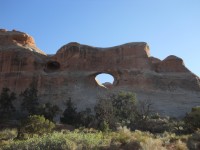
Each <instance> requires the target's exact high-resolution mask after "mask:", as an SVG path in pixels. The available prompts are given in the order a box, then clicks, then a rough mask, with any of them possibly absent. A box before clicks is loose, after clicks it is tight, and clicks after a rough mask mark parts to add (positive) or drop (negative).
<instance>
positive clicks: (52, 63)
mask: <svg viewBox="0 0 200 150" xmlns="http://www.w3.org/2000/svg"><path fill="white" fill-rule="evenodd" d="M47 69H48V70H58V69H60V63H59V62H57V61H50V62H48V63H47Z"/></svg>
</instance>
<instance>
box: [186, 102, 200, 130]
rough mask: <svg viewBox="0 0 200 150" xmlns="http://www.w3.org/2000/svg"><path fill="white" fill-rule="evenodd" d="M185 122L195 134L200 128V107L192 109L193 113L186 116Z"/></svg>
mask: <svg viewBox="0 0 200 150" xmlns="http://www.w3.org/2000/svg"><path fill="white" fill-rule="evenodd" d="M184 121H185V124H186V127H187V129H188V131H190V132H194V131H196V130H197V129H198V128H200V107H199V106H198V107H194V108H192V111H191V112H190V113H188V114H186V116H185V118H184Z"/></svg>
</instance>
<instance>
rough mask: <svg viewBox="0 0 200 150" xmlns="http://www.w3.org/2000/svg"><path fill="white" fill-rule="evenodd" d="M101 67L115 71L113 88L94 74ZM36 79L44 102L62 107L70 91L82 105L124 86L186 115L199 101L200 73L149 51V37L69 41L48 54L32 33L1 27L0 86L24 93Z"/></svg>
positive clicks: (161, 109)
mask: <svg viewBox="0 0 200 150" xmlns="http://www.w3.org/2000/svg"><path fill="white" fill-rule="evenodd" d="M100 73H108V74H111V75H113V77H114V79H115V80H114V83H113V85H112V86H111V85H109V87H111V88H104V87H103V86H99V85H98V83H97V82H96V80H95V77H96V76H97V75H98V74H100ZM33 80H34V81H36V82H37V88H38V91H39V96H40V99H41V103H45V102H49V101H50V102H51V103H53V104H57V105H58V106H59V107H60V108H61V109H64V105H63V103H64V101H65V100H67V99H68V98H69V97H71V98H72V100H73V101H74V103H76V105H77V106H78V109H79V110H81V109H84V108H86V107H91V108H92V107H93V106H94V105H95V104H96V102H97V100H98V99H97V97H99V96H100V95H103V94H106V93H107V92H117V91H120V90H125V91H132V92H135V93H136V95H137V99H138V100H149V101H151V102H152V103H153V106H154V109H155V111H158V112H160V113H161V114H163V115H170V116H174V117H181V116H184V115H185V113H186V112H187V111H190V109H191V107H193V106H196V105H200V79H199V77H198V76H196V75H195V74H193V73H191V72H190V71H189V70H188V69H187V68H186V67H185V65H184V63H183V60H182V59H181V58H178V57H176V56H169V57H167V58H166V59H164V60H163V61H161V60H159V59H157V58H154V57H150V51H149V46H148V45H147V43H145V42H133V43H127V44H123V45H120V46H115V47H110V48H98V47H92V46H88V45H82V44H79V43H69V44H66V45H64V46H62V47H61V48H60V49H59V50H58V51H57V53H56V54H55V55H52V56H49V55H46V54H45V53H44V52H42V51H41V50H40V49H38V48H37V47H36V45H35V43H34V40H33V38H32V37H31V36H29V35H27V34H25V33H23V32H19V31H6V30H0V89H2V88H3V87H8V88H10V89H11V90H12V91H14V92H16V93H18V94H19V93H21V92H22V91H23V90H25V89H26V88H27V87H28V86H29V84H30V83H31V82H32V81H33ZM19 101H20V100H19ZM16 105H17V104H16Z"/></svg>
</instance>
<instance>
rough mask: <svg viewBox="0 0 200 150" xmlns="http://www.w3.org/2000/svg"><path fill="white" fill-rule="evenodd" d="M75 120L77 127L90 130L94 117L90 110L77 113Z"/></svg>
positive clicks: (93, 123) (93, 124)
mask: <svg viewBox="0 0 200 150" xmlns="http://www.w3.org/2000/svg"><path fill="white" fill-rule="evenodd" d="M76 120H77V125H78V127H86V128H90V127H94V126H95V116H94V115H93V114H92V111H91V109H90V108H86V109H85V110H83V111H80V112H78V115H77V119H76Z"/></svg>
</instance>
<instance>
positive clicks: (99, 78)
mask: <svg viewBox="0 0 200 150" xmlns="http://www.w3.org/2000/svg"><path fill="white" fill-rule="evenodd" d="M95 80H96V82H97V84H98V85H100V86H102V87H105V88H108V89H109V88H112V86H113V83H114V80H115V78H114V77H113V76H112V75H111V74H108V73H100V74H97V75H96V77H95Z"/></svg>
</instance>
